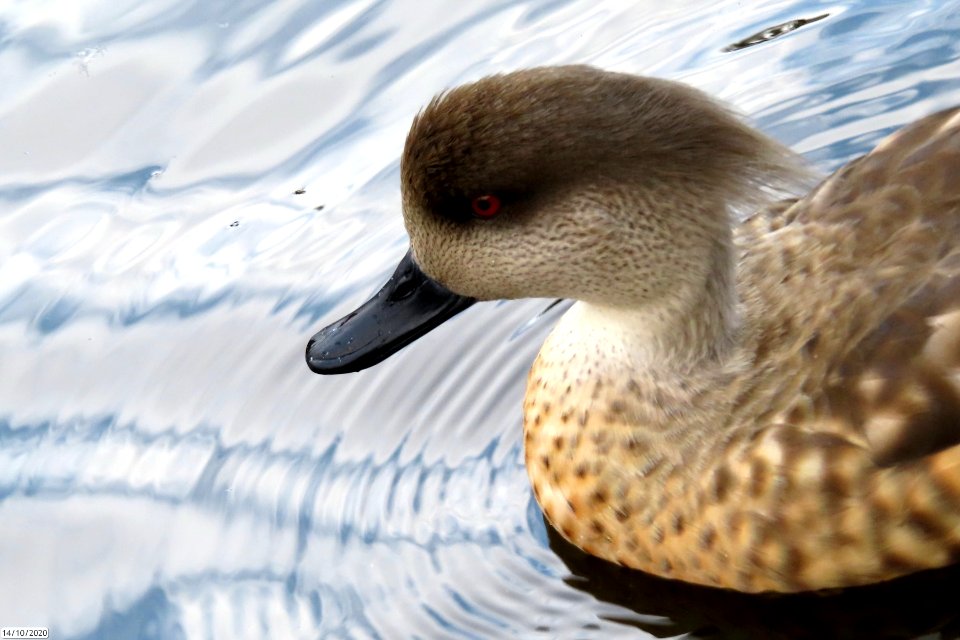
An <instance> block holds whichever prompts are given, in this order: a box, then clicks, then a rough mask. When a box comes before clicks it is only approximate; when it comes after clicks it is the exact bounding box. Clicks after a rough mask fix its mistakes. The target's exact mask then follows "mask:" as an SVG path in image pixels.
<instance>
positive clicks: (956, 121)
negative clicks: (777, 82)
mask: <svg viewBox="0 0 960 640" xmlns="http://www.w3.org/2000/svg"><path fill="white" fill-rule="evenodd" d="M400 182H401V184H400V188H401V195H402V213H403V219H404V223H405V227H406V230H407V232H408V235H409V238H410V250H409V251H408V253H407V255H406V256H405V257H404V258H403V260H402V261H401V263H400V265H399V266H398V267H397V270H396V271H395V272H394V274H393V276H392V277H391V278H390V279H389V280H388V282H387V284H386V285H384V287H383V288H382V289H381V290H380V291H379V292H378V293H377V294H376V295H375V296H374V297H373V298H371V299H370V300H369V301H368V302H366V303H364V304H363V305H361V306H360V307H359V308H358V309H357V310H356V311H354V312H352V313H351V314H349V315H347V316H345V317H344V318H341V319H340V320H338V321H336V322H334V323H332V324H331V325H329V326H328V327H326V328H324V329H323V330H321V331H319V332H318V333H317V334H316V335H314V336H313V338H312V339H311V340H310V342H309V344H308V346H307V353H306V358H307V364H308V365H309V367H310V368H311V369H312V370H313V371H315V372H317V373H321V374H340V373H347V372H354V371H359V370H361V369H365V368H368V367H371V366H374V365H376V364H377V363H379V362H381V361H382V360H384V359H385V358H387V357H389V356H390V355H392V354H393V353H395V352H397V351H398V350H400V349H401V348H403V347H405V346H406V345H408V344H410V343H411V342H413V341H415V340H416V339H418V338H419V337H421V336H422V335H424V334H426V333H427V332H428V331H430V330H432V329H433V328H435V327H437V326H439V325H440V324H442V323H443V322H445V321H446V320H448V319H449V318H451V317H453V316H455V315H456V314H458V313H460V312H461V311H463V310H464V309H466V308H468V307H469V306H470V305H472V304H473V303H475V302H477V301H483V300H498V299H515V298H564V299H571V300H573V301H574V302H573V304H572V306H570V307H569V309H568V310H567V311H566V312H565V313H564V314H563V315H562V317H561V318H560V319H559V321H558V322H557V324H556V325H555V327H554V328H553V329H552V331H551V332H550V334H549V335H548V337H547V338H546V339H545V341H544V343H543V345H542V347H541V349H540V352H539V354H538V355H537V357H536V359H535V361H534V362H533V364H532V367H531V369H530V372H529V377H528V380H527V387H526V394H525V399H524V403H523V407H522V417H523V432H524V436H523V438H524V457H525V464H526V468H527V471H528V475H529V479H530V484H531V486H532V489H533V494H534V496H535V498H536V500H537V503H538V504H539V506H540V508H541V510H542V512H543V514H544V516H545V518H546V520H547V521H548V522H549V523H550V525H551V526H552V527H553V528H555V529H556V531H558V532H559V533H560V534H561V535H562V536H563V538H565V539H566V540H567V541H569V542H570V543H572V544H574V545H576V546H577V547H579V548H580V549H582V550H583V551H585V552H586V553H588V554H591V555H594V556H597V557H599V558H602V559H604V560H606V561H609V562H612V563H616V564H619V565H623V566H625V567H628V568H631V569H635V570H639V571H642V572H646V573H649V574H654V575H657V576H661V577H665V578H669V579H673V580H679V581H684V582H687V583H693V584H697V585H705V586H708V587H716V588H722V589H731V590H736V591H741V592H749V593H759V592H782V593H783V592H801V591H817V590H824V589H838V588H845V587H854V586H858V585H865V584H871V583H877V582H883V581H887V580H892V579H894V578H897V577H900V576H904V575H906V574H911V573H915V572H919V571H923V570H927V569H932V568H936V567H942V566H946V565H950V564H953V563H956V562H957V561H958V559H960V250H958V241H957V239H958V238H960V108H954V109H948V110H945V111H941V112H939V113H935V114H933V115H929V116H927V117H924V118H923V119H921V120H919V121H917V122H914V123H912V124H910V125H908V126H906V127H904V128H903V129H901V130H899V131H898V132H895V133H893V134H892V135H890V136H889V137H887V138H886V139H885V140H884V141H882V142H881V143H880V144H879V145H878V146H877V147H876V148H875V149H873V150H872V151H871V152H869V153H867V154H866V155H864V156H862V157H860V158H857V159H855V160H853V161H852V162H850V163H848V164H846V165H845V166H843V167H842V168H841V169H839V170H838V171H836V172H835V173H833V174H832V175H830V176H829V177H826V178H822V179H821V178H820V177H818V176H816V174H815V173H814V172H813V171H812V170H811V169H809V167H808V166H807V165H806V164H805V162H804V161H803V159H802V158H801V157H800V156H798V155H797V154H795V153H793V152H791V151H790V150H789V149H787V148H785V147H784V146H783V145H781V144H779V143H778V142H776V141H774V140H772V139H771V138H770V137H768V136H767V135H765V134H763V133H761V132H760V131H758V130H757V129H756V128H754V127H752V126H750V125H749V124H748V123H747V122H746V121H745V120H744V119H743V118H741V117H740V116H738V115H737V114H735V113H734V112H733V111H732V110H731V109H730V108H728V107H727V106H725V105H724V104H722V103H721V102H720V101H718V100H716V99H714V98H712V97H709V96H708V95H706V94H705V93H703V92H701V91H699V90H697V89H694V88H692V87H689V86H687V85H685V84H682V83H679V82H674V81H670V80H665V79H658V78H652V77H643V76H637V75H632V74H627V73H619V72H612V71H605V70H601V69H598V68H594V67H589V66H579V65H576V66H554V67H540V68H532V69H524V70H519V71H514V72H510V73H504V74H499V75H492V76H489V77H485V78H482V79H480V80H477V81H475V82H471V83H468V84H464V85H461V86H458V87H455V88H453V89H450V90H447V91H445V92H443V93H440V94H439V95H438V96H437V97H435V98H434V99H433V100H432V101H430V102H429V103H428V104H427V105H426V107H425V108H423V109H422V110H421V111H420V112H419V113H418V114H417V116H416V117H415V118H414V120H413V123H412V126H411V128H410V131H409V134H408V136H407V138H406V142H405V145H404V149H403V155H402V159H401V165H400ZM804 194H805V195H804Z"/></svg>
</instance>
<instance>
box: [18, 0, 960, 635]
mask: <svg viewBox="0 0 960 640" xmlns="http://www.w3.org/2000/svg"><path fill="white" fill-rule="evenodd" d="M822 14H829V17H828V18H825V19H823V20H820V21H818V22H815V23H810V24H807V25H805V26H804V27H803V28H801V29H797V30H795V31H792V32H790V33H785V34H783V35H782V37H778V38H776V39H774V40H772V41H770V42H765V43H762V44H758V45H757V46H752V47H750V48H748V49H744V50H742V51H736V52H724V51H723V49H724V48H725V47H727V46H728V45H730V44H731V43H734V42H739V41H742V40H744V39H746V38H748V37H749V36H750V35H751V34H756V33H759V32H763V31H764V30H766V29H768V28H770V27H772V26H774V25H781V24H784V23H789V22H790V21H794V20H797V19H799V18H800V17H803V16H807V17H809V16H817V15H822ZM958 30H960V11H958V10H957V9H956V8H955V6H953V5H951V3H917V2H913V1H909V0H902V1H891V0H887V1H884V2H868V1H867V0H846V1H844V2H840V3H831V4H827V3H821V2H809V1H808V2H799V1H797V0H792V1H783V2H772V3H770V2H739V1H735V0H726V1H723V2H694V1H692V0H686V1H683V2H677V3H671V4H669V5H666V4H665V3H654V2H652V1H646V2H638V3H622V2H617V1H614V0H608V1H606V2H599V3H598V2H587V1H586V0H576V1H573V0H570V1H568V0H528V1H526V2H512V1H511V2H507V1H500V2H497V1H490V2H485V3H449V2H441V1H440V0H433V1H431V2H427V3H424V2H413V0H392V1H389V2H387V1H369V0H340V1H335V2H324V3H310V2H305V1H304V0H280V1H278V2H265V1H264V2H243V3H219V4H215V3H206V2H190V1H189V0H153V1H151V2H149V3H141V2H133V1H129V0H112V1H111V2H101V1H98V0H85V1H84V2H75V1H73V0H40V1H37V2H29V3H27V2H18V3H12V4H10V3H8V4H6V5H3V6H2V7H0V77H2V78H3V79H4V89H3V91H0V345H2V353H3V363H2V369H0V376H2V384H0V566H3V567H4V571H5V574H4V575H5V576H8V577H10V578H11V579H8V580H6V581H4V583H3V586H2V587H0V626H8V625H45V626H48V627H50V630H51V637H57V638H103V637H123V638H130V637H141V638H177V637H182V638H191V639H192V638H254V637H264V635H266V634H269V636H270V637H278V638H296V637H309V638H313V637H343V638H348V637H349V638H365V637H369V638H377V637H383V638H392V637H414V636H417V637H424V638H427V637H468V638H481V637H508V636H523V637H557V636H560V637H649V635H655V636H661V637H663V636H669V635H676V634H680V633H688V632H689V633H694V634H695V635H696V636H697V637H724V636H738V635H739V636H740V637H751V636H752V637H778V636H784V635H786V634H788V633H789V634H793V635H795V634H796V633H798V629H799V630H803V629H806V630H807V631H808V632H809V634H810V635H813V636H815V637H823V636H845V637H869V638H875V637H881V636H883V635H888V636H897V637H910V636H913V635H919V634H923V633H928V632H936V631H937V630H942V631H940V635H942V636H944V637H956V635H957V633H958V629H957V621H956V619H955V615H956V614H955V613H954V612H953V611H951V610H950V608H949V606H948V605H947V604H945V603H944V599H943V597H944V594H951V593H955V592H956V587H957V578H956V572H955V571H954V572H951V571H946V572H940V573H937V574H935V575H933V576H922V577H920V578H918V579H916V580H915V581H913V582H908V583H906V585H907V586H906V587H903V586H896V585H894V586H893V587H891V588H889V589H887V588H877V589H871V590H863V591H857V592H855V593H853V594H852V595H849V596H843V598H845V599H830V598H825V597H822V596H816V597H814V596H803V597H798V598H793V599H787V600H775V601H770V600H769V599H763V598H757V597H752V598H750V597H740V596H734V595H731V594H718V593H716V592H709V591H706V590H697V589H689V588H685V587H684V586H683V585H674V584H671V583H663V581H656V580H653V579H649V578H646V577H642V576H636V575H627V574H624V573H623V572H619V573H618V572H617V571H616V570H613V569H612V568H610V567H606V566H604V565H602V564H598V563H597V562H595V561H592V560H591V559H589V558H583V557H582V554H581V555H580V556H577V554H576V553H575V552H572V551H571V550H570V549H566V550H564V549H563V548H561V547H560V546H558V545H557V544H556V541H554V542H553V544H551V541H550V540H549V539H548V535H549V532H548V530H547V528H546V527H545V526H544V524H543V522H542V520H541V518H540V515H539V512H538V510H537V509H536V506H535V505H534V504H533V502H532V500H531V496H530V491H529V488H528V484H527V479H526V474H525V471H524V469H523V467H522V455H521V437H520V410H519V407H520V403H521V399H522V393H523V384H524V377H525V374H526V369H527V367H528V366H529V363H530V362H531V360H532V358H533V356H534V355H535V353H536V351H537V349H538V347H539V344H540V341H541V340H542V339H543V338H544V336H545V335H546V333H547V332H548V331H549V329H550V326H551V325H552V324H553V322H554V321H555V320H556V318H557V317H559V315H560V314H561V313H562V311H563V305H561V306H559V307H556V308H550V309H548V310H547V311H545V312H544V310H545V309H546V308H547V307H548V305H549V301H526V302H517V303H509V304H485V305H478V306H476V307H474V308H472V309H470V310H468V311H467V312H465V313H464V314H462V315H461V316H460V317H458V318H456V319H455V320H453V321H452V322H450V323H448V324H447V325H445V326H444V327H441V328H440V329H439V330H437V331H435V332H434V333H432V334H430V335H429V336H427V337H426V338H425V339H423V340H421V341H420V342H418V343H417V344H416V345H414V346H413V347H411V348H408V349H406V350H405V351H403V352H401V353H400V354H398V355H397V356H395V357H393V358H391V359H390V360H389V361H387V362H386V363H384V364H383V365H382V366H380V367H377V368H376V369H374V370H371V371H367V372H364V373H361V374H357V375H351V376H344V377H338V378H326V379H324V378H318V377H317V376H314V375H312V374H310V373H309V372H308V371H307V369H306V367H305V366H304V364H303V346H304V344H305V340H306V339H307V338H308V337H309V336H310V335H311V334H312V332H313V331H314V330H316V328H318V327H319V326H321V325H322V324H324V323H325V322H327V321H329V320H332V319H334V318H336V317H339V316H340V315H342V314H343V313H344V312H345V311H346V310H348V309H350V308H352V306H354V305H355V304H356V303H358V302H360V301H362V300H364V299H365V298H366V297H367V296H368V295H369V294H370V293H371V292H372V291H373V290H375V288H376V287H377V285H378V284H379V283H380V282H382V280H383V279H384V278H385V277H386V276H387V275H388V274H389V270H390V268H391V266H392V265H393V264H395V263H396V261H397V260H398V258H399V257H400V255H402V253H403V251H404V247H405V238H404V233H403V229H402V224H401V220H400V218H399V216H398V207H399V196H398V188H397V158H398V156H399V152H400V149H401V146H402V142H403V137H404V135H405V133H406V127H407V125H408V124H409V121H410V119H411V117H412V116H413V114H415V113H416V111H417V109H418V108H419V107H420V105H422V104H423V103H424V102H425V101H426V100H427V99H429V97H430V96H432V95H433V94H434V93H435V92H436V91H438V90H440V89H442V88H443V87H446V86H450V85H452V84H455V83H458V82H461V81H463V80H466V79H471V78H476V77H479V76H481V75H483V74H486V73H490V72H494V71H498V70H506V69H512V68H517V67H522V66H530V65H535V64H552V63H562V62H571V61H577V62H590V63H594V64H598V65H601V66H604V67H608V68H613V69H620V70H626V71H633V72H642V73H652V74H659V75H663V76H667V77H672V78H680V79H684V80H686V81H688V82H691V83H693V84H695V85H697V86H699V87H702V88H704V89H706V90H707V91H710V92H711V93H714V94H716V95H719V96H721V97H723V98H724V99H726V100H728V101H730V102H731V103H733V104H734V105H736V106H737V107H738V108H739V109H741V110H742V111H744V112H746V113H749V114H751V115H752V116H753V117H754V118H755V120H756V121H757V122H758V123H759V125H760V126H761V127H762V128H764V129H765V130H767V131H769V132H770V133H772V134H773V135H774V136H776V137H778V138H779V139H781V140H783V141H785V142H787V143H788V144H791V145H793V146H794V147H795V148H797V149H799V150H801V151H803V152H805V153H807V154H808V156H809V157H810V158H811V160H812V161H813V162H815V163H816V164H817V165H818V166H819V167H821V168H823V169H825V170H830V169H833V168H835V167H837V166H838V165H840V164H841V163H843V162H844V161H846V160H848V159H850V158H851V157H853V156H855V155H857V154H859V153H862V152H864V151H866V150H867V149H869V148H870V146H871V145H873V144H874V143H876V141H877V140H878V139H879V138H880V137H881V136H882V135H884V134H885V133H886V132H888V131H890V130H892V129H894V128H896V127H897V126H899V125H901V124H903V123H905V122H907V121H910V120H912V119H914V118H917V117H919V116H922V115H924V114H927V113H930V112H932V111H934V110H936V109H938V108H941V107H945V106H948V105H952V104H954V103H960V79H958V78H960V73H958V71H960V69H958V64H957V58H958V47H960V44H958V43H960V37H958ZM898 589H899V590H898ZM868 605H869V606H868ZM874 606H875V607H876V609H877V610H879V611H881V612H882V613H883V615H877V616H873V615H872V614H871V613H870V611H871V610H872V609H871V607H874ZM870 621H874V622H875V623H876V624H871V623H870ZM804 625H806V626H804ZM858 634H859V635H858Z"/></svg>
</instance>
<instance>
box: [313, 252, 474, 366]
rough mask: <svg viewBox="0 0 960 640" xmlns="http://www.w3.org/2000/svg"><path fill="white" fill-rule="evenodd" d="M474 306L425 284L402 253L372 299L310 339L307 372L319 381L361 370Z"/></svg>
mask: <svg viewBox="0 0 960 640" xmlns="http://www.w3.org/2000/svg"><path fill="white" fill-rule="evenodd" d="M474 302H476V300H474V299H473V298H466V297H464V296H460V295H457V294H455V293H453V292H452V291H450V290H449V289H447V288H446V287H444V286H443V285H441V284H440V283H439V282H437V281H435V280H432V279H430V277H429V276H427V275H426V274H425V273H424V272H423V271H421V270H420V267H418V266H417V263H416V262H414V260H413V255H412V254H411V252H410V251H407V254H406V255H405V256H403V260H401V261H400V264H399V265H397V269H396V271H394V272H393V275H392V276H390V279H389V280H388V281H387V283H386V284H385V285H383V288H382V289H380V291H378V292H377V295H375V296H373V297H372V298H370V299H369V300H367V301H366V302H364V303H363V304H362V305H361V306H360V307H359V308H358V309H357V310H356V311H354V312H352V313H350V314H348V315H346V316H344V317H343V318H340V319H339V320H337V321H336V322H334V323H333V324H331V325H330V326H328V327H325V328H324V329H321V330H320V331H318V332H317V333H316V334H315V335H314V336H313V338H311V339H310V342H309V343H308V344H307V366H309V367H310V370H311V371H313V372H314V373H320V374H324V375H330V374H335V373H350V372H353V371H361V370H363V369H367V368H369V367H372V366H374V365H375V364H379V363H380V362H383V361H384V360H386V359H387V358H389V357H390V356H392V355H393V354H394V353H396V352H397V351H400V349H403V348H404V347H405V346H407V345H408V344H410V343H411V342H413V341H414V340H416V339H417V338H420V337H421V336H423V335H426V334H427V333H429V332H430V331H432V330H433V329H435V328H437V327H439V326H440V325H441V324H443V323H444V322H445V321H447V320H449V319H450V318H452V317H453V316H455V315H457V314H458V313H460V312H461V311H463V310H464V309H466V308H467V307H469V306H470V305H472V304H473V303H474Z"/></svg>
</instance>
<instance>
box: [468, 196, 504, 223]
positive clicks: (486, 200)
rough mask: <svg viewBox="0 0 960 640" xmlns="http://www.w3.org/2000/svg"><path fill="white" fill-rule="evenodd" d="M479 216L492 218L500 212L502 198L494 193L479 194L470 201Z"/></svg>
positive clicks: (474, 212) (475, 213)
mask: <svg viewBox="0 0 960 640" xmlns="http://www.w3.org/2000/svg"><path fill="white" fill-rule="evenodd" d="M470 205H471V206H472V207H473V214H474V215H475V216H477V217H478V218H492V217H493V216H495V215H497V214H498V213H500V198H498V197H497V196H492V195H485V196H478V197H476V198H474V199H473V202H471V203H470Z"/></svg>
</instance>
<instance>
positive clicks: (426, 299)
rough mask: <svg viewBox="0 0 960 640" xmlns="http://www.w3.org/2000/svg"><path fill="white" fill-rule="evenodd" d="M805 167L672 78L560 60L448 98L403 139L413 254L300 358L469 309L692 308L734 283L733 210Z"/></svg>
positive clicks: (396, 334)
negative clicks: (554, 305)
mask: <svg viewBox="0 0 960 640" xmlns="http://www.w3.org/2000/svg"><path fill="white" fill-rule="evenodd" d="M796 166H797V165H796V162H795V160H794V157H793V156H792V155H791V154H790V152H789V151H787V150H785V149H784V148H782V147H780V146H779V145H778V144H777V143H775V142H773V141H771V140H770V139H768V138H766V137H765V136H763V135H762V134H760V133H758V132H756V131H755V130H753V129H751V128H750V127H748V126H746V125H745V124H744V123H742V122H741V121H740V120H739V119H738V118H737V117H736V116H735V115H733V114H732V113H730V112H729V111H728V110H727V109H726V108H724V107H723V106H721V105H720V104H718V103H717V102H715V101H713V100H712V99H710V98H709V97H708V96H706V95H705V94H703V93H701V92H699V91H697V90H695V89H692V88H690V87H687V86H685V85H682V84H679V83H675V82H670V81H666V80H661V79H654V78H645V77H638V76H633V75H628V74H622V73H613V72H606V71H602V70H599V69H595V68H592V67H586V66H562V67H544V68H536V69H528V70H523V71H517V72H514V73H509V74H504V75H496V76H490V77H487V78H484V79H481V80H479V81H477V82H474V83H471V84H466V85H463V86H460V87H457V88H455V89H452V90H450V91H448V92H446V93H443V94H441V95H439V96H437V97H436V98H434V99H433V101H431V102H430V103H429V104H428V105H427V107H426V108H424V109H423V110H422V111H421V113H420V114H419V115H417V117H416V118H415V119H414V121H413V124H412V126H411V129H410V133H409V134H408V136H407V140H406V145H405V148H404V152H403V157H402V161H401V188H402V193H403V216H404V222H405V225H406V228H407V232H408V234H409V236H410V244H411V250H410V252H409V253H408V254H407V256H406V257H405V258H404V260H403V262H402V263H401V265H400V267H399V268H398V270H397V272H396V273H395V274H394V276H393V277H392V278H391V279H390V281H389V282H388V283H387V285H386V286H385V287H384V288H383V289H382V290H381V291H380V292H379V293H378V294H377V295H376V296H375V297H374V298H372V299H371V300H370V301H368V302H367V303H365V304H364V305H363V306H362V307H360V308H359V309H358V310H357V311H355V312H354V313H352V314H350V315H348V316H346V317H345V318H342V319H341V320H339V321H337V322H336V323H334V324H333V325H330V326H329V327H327V328H325V329H323V330H322V331H320V332H319V333H317V334H316V335H315V336H314V337H313V339H312V340H311V341H310V344H309V346H308V348H307V362H308V364H309V366H310V368H311V369H313V370H314V371H316V372H317V373H343V372H347V371H356V370H359V369H363V368H366V367H369V366H372V365H373V364H376V363H377V362H380V361H381V360H383V359H385V358H386V357H388V356H389V355H391V354H392V353H394V352H396V351H397V350H399V349H400V348H402V347H403V346H405V345H406V344H408V343H410V342H412V341H413V340H415V339H416V338H418V337H419V336H421V335H423V334H425V333H426V332H427V331H429V330H431V329H433V328H434V327H436V326H438V325H439V324H440V323H442V322H443V321H444V320H446V319H447V318H449V317H452V316H453V315H455V314H457V313H459V312H460V311H462V310H463V309H465V308H466V307H468V306H469V305H470V304H472V303H473V302H474V301H476V300H491V299H501V298H524V297H551V298H574V299H577V300H581V301H585V302H587V303H592V304H596V305H602V306H605V307H614V308H630V309H637V308H645V307H651V308H661V307H662V308H668V307H669V308H671V309H673V311H674V312H678V311H679V312H682V310H683V309H684V308H687V307H689V306H690V305H695V304H697V303H698V301H699V296H700V295H701V293H702V291H703V289H704V287H705V286H707V284H708V279H709V278H711V277H715V274H716V273H717V272H718V269H719V272H720V273H721V274H723V273H732V267H728V266H725V265H719V267H718V265H717V261H718V260H719V261H721V262H724V261H730V260H731V251H730V249H729V245H730V242H731V240H730V238H731V231H730V223H729V215H730V211H731V208H732V207H736V206H738V205H744V204H749V203H752V202H753V201H755V200H758V199H760V198H762V195H761V194H762V190H763V188H764V187H765V186H770V185H774V186H775V185H779V184H782V183H787V182H789V181H790V180H791V179H792V177H793V176H795V175H796V173H795V171H796ZM731 277H732V276H731ZM720 288H721V289H725V287H724V286H722V283H721V286H720ZM718 295H720V296H721V297H724V296H725V297H727V298H731V297H732V296H733V295H734V294H733V292H732V291H726V290H725V291H724V292H722V293H720V294H718ZM727 302H729V300H728V301H727ZM725 303H726V302H724V304H725Z"/></svg>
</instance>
